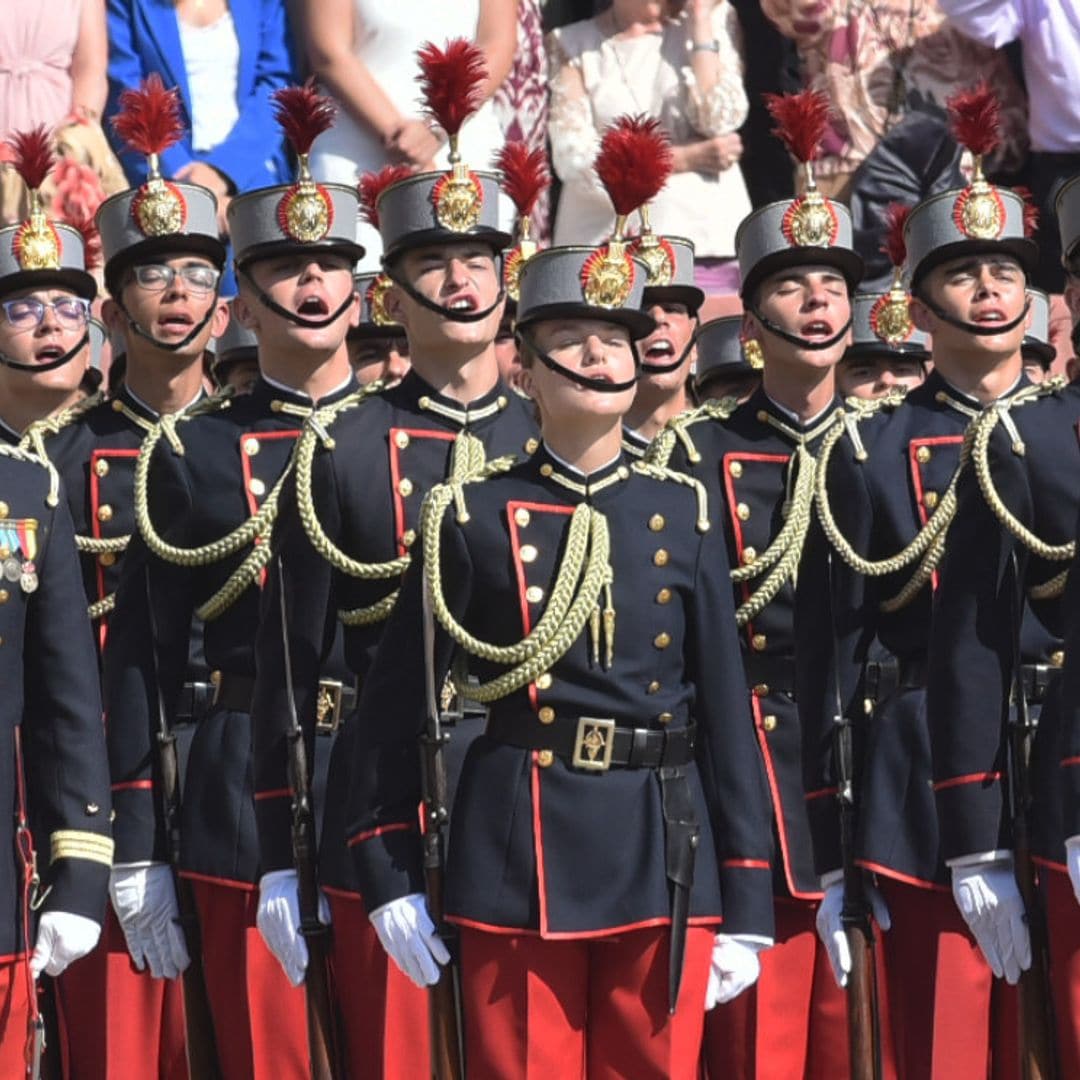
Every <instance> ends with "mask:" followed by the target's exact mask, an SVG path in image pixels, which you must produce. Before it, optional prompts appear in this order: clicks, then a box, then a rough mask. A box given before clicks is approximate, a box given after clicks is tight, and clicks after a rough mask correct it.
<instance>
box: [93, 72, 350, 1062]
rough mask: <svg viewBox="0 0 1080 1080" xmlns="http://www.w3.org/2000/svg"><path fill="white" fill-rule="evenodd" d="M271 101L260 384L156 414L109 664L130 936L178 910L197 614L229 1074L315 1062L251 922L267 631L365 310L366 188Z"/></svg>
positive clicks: (208, 873)
mask: <svg viewBox="0 0 1080 1080" xmlns="http://www.w3.org/2000/svg"><path fill="white" fill-rule="evenodd" d="M275 99H276V101H277V108H278V117H279V119H280V120H281V122H282V125H283V127H286V129H287V131H289V132H290V137H291V138H292V140H293V143H294V149H295V151H296V152H297V154H298V155H299V156H300V163H301V164H300V175H299V178H298V180H297V181H296V182H295V183H293V184H291V185H281V186H276V187H271V188H264V189H260V190H257V191H253V192H247V193H245V194H243V195H238V196H237V197H236V198H234V199H233V200H232V202H231V203H230V205H229V210H228V215H229V229H230V236H231V238H232V242H233V248H234V252H235V258H236V271H237V281H238V284H239V290H240V291H239V295H238V296H237V298H236V299H235V300H234V302H233V306H234V313H233V314H234V317H235V318H237V319H238V320H239V322H240V323H241V325H242V326H244V327H245V328H246V329H248V330H250V331H252V332H253V333H254V334H255V337H256V339H257V340H258V343H259V346H258V350H259V364H260V369H261V372H262V374H261V377H260V379H259V380H258V382H257V383H256V385H255V387H254V389H253V390H252V391H251V393H249V394H245V395H240V396H237V397H233V398H224V399H219V400H217V401H214V402H211V403H208V404H207V406H205V407H204V408H202V409H201V410H198V411H197V412H193V413H190V414H188V415H186V416H184V417H183V418H179V419H177V418H171V417H170V418H163V419H162V420H161V422H159V424H158V425H157V426H156V427H155V428H154V430H153V431H152V432H151V434H150V435H149V436H148V438H147V440H146V442H145V443H144V446H143V449H142V452H141V455H140V458H139V465H138V468H137V470H136V481H135V506H136V516H137V521H138V528H139V540H138V542H137V544H136V545H133V548H132V552H131V554H130V555H129V556H128V565H127V567H126V569H125V573H124V575H123V578H122V581H121V586H120V592H119V596H118V602H117V611H116V616H115V621H114V627H113V631H112V636H111V638H110V642H109V647H108V650H107V653H106V665H105V673H106V692H107V693H106V703H107V705H108V711H109V747H110V753H111V759H112V763H113V771H114V783H115V784H116V786H117V787H118V788H119V789H120V790H122V791H123V792H124V795H123V798H122V799H121V798H119V797H118V798H117V824H116V828H117V835H118V837H120V843H119V845H118V860H120V861H121V862H122V863H123V864H126V865H124V866H121V865H119V864H118V866H117V868H116V869H115V870H114V878H116V877H119V876H120V875H121V874H123V875H125V876H130V877H136V876H137V877H138V878H139V879H140V881H142V882H144V883H145V884H144V885H142V886H141V888H140V891H139V897H138V899H139V901H140V902H138V903H132V905H131V907H130V910H128V911H126V912H125V914H126V915H127V917H128V919H129V927H130V928H128V929H127V933H128V937H129V940H130V941H131V942H132V945H133V947H134V946H135V945H136V938H137V935H139V927H141V926H145V925H154V924H155V923H157V922H159V921H161V920H167V919H170V918H173V919H174V918H175V917H176V914H177V894H176V890H175V889H174V887H173V881H172V877H171V872H170V868H169V867H168V866H167V865H165V862H164V860H165V851H164V849H163V846H162V837H163V831H164V830H163V822H162V820H161V816H160V810H159V804H158V802H157V801H156V799H155V793H154V790H153V788H154V786H155V784H156V781H155V778H154V777H155V769H154V763H153V762H154V753H153V746H154V742H155V740H156V738H157V732H158V729H159V723H160V719H159V715H158V710H157V701H158V692H159V690H160V694H161V701H162V706H163V708H164V712H165V715H166V718H167V719H169V720H171V718H172V715H173V713H174V711H175V710H176V709H177V708H178V704H179V701H180V691H181V681H182V677H183V674H182V673H183V667H184V663H185V659H186V651H185V643H186V641H187V637H188V633H189V629H190V626H191V624H192V620H193V618H198V619H200V620H202V621H203V623H204V626H205V631H204V633H205V638H204V644H205V652H206V660H207V663H208V664H209V665H210V667H211V668H212V669H213V673H214V674H213V682H214V685H215V694H214V705H213V708H212V710H211V711H210V713H209V714H208V715H207V716H206V717H204V718H203V720H202V721H201V723H200V724H199V727H198V729H197V731H196V732H195V735H194V738H193V740H192V744H191V750H190V756H189V761H188V769H187V776H186V780H185V786H184V799H183V807H182V811H181V818H180V866H181V873H182V875H183V876H184V877H185V878H188V879H190V880H191V881H192V883H193V886H192V887H193V892H194V902H195V906H196V908H197V911H198V919H199V924H200V926H201V932H202V941H203V950H202V964H203V968H204V970H205V976H206V989H207V994H208V997H209V1002H210V1009H211V1012H212V1015H213V1023H214V1029H215V1033H216V1035H217V1050H218V1056H219V1059H220V1064H221V1069H222V1073H223V1075H224V1076H225V1077H251V1076H256V1077H259V1076H275V1077H277V1076H301V1075H306V1074H307V1071H308V1062H307V1041H306V1028H305V1023H304V1008H303V1002H302V1000H301V995H300V994H299V993H298V992H296V991H294V990H293V989H292V988H291V987H290V986H289V985H288V983H287V982H286V980H285V979H284V977H283V975H282V972H281V970H280V968H279V967H278V965H277V964H276V963H275V962H274V960H273V957H272V955H271V954H270V953H269V952H268V951H267V950H266V948H265V946H264V945H263V943H262V940H261V939H260V937H259V936H258V935H257V933H256V932H255V914H256V904H255V894H254V887H255V884H256V882H257V881H258V879H259V873H258V868H259V852H258V842H257V836H256V830H255V811H254V806H253V804H252V800H251V786H250V785H251V730H250V715H249V714H250V711H251V695H252V690H253V686H254V679H255V655H254V641H255V634H256V629H257V624H258V612H259V585H260V583H261V581H262V579H263V576H264V572H265V567H266V564H267V563H268V561H269V539H270V532H271V529H272V526H273V522H274V518H275V514H276V511H277V505H278V495H279V492H280V489H281V485H282V483H283V478H284V475H285V473H286V472H287V470H288V468H289V462H290V461H291V454H292V448H293V444H294V442H295V440H296V437H297V436H298V434H299V428H300V425H301V424H302V423H303V421H304V419H305V418H306V417H307V416H309V415H310V414H311V412H312V410H313V409H314V408H315V406H316V403H318V406H319V407H320V408H323V409H332V408H334V407H335V406H336V405H339V404H340V403H342V402H344V401H345V400H346V399H348V398H349V397H350V395H351V394H352V393H353V392H354V391H355V390H356V382H355V380H354V379H353V377H352V372H351V369H350V367H349V363H348V352H347V347H346V344H345V336H346V333H347V331H348V328H349V327H350V326H351V325H353V324H355V323H356V321H357V319H358V317H359V299H358V297H357V295H356V293H355V289H354V282H353V266H354V264H355V262H356V260H357V259H358V258H359V257H360V255H362V249H361V248H359V247H358V246H357V244H356V243H355V240H354V236H355V226H354V224H353V222H354V221H355V218H356V194H355V191H353V190H352V189H351V188H345V187H342V186H340V185H322V184H316V183H315V182H314V181H313V180H312V178H311V176H310V173H309V172H308V170H307V157H306V154H307V148H308V142H302V141H299V140H298V139H297V137H296V135H295V132H296V130H297V129H298V128H302V127H305V126H306V127H307V129H308V134H309V135H310V138H311V139H313V138H314V137H315V135H316V134H318V130H322V127H319V123H318V122H317V121H318V118H319V116H320V115H321V116H322V117H323V120H324V121H325V119H326V117H325V108H324V107H325V99H320V98H318V97H317V96H315V95H314V94H313V92H311V91H309V90H308V89H307V88H299V87H296V88H291V89H287V90H282V91H278V92H277V93H276V94H275ZM320 110H322V112H320ZM331 115H332V114H331ZM323 126H324V127H325V126H326V124H325V123H323ZM316 129H318V130H316ZM328 689H329V687H328ZM333 692H334V693H335V695H336V697H335V700H334V702H333V709H334V710H339V709H340V708H341V706H342V705H343V704H348V694H346V693H345V691H344V689H343V687H342V684H341V683H340V681H337V682H335V683H334V684H333ZM138 947H139V948H141V949H142V950H144V951H145V952H146V954H147V956H148V959H149V960H150V963H151V965H152V967H155V968H158V970H160V972H161V973H163V974H165V975H167V976H169V977H172V978H175V977H176V975H177V974H179V973H180V972H181V971H183V969H184V968H185V967H186V965H187V961H188V955H187V951H186V949H184V948H183V944H182V942H174V943H173V945H172V947H171V948H166V949H164V950H162V949H160V948H159V946H158V943H157V942H154V941H149V942H148V941H146V940H145V938H144V937H142V936H139V937H138ZM155 961H156V962H155Z"/></svg>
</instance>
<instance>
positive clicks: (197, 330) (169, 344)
mask: <svg viewBox="0 0 1080 1080" xmlns="http://www.w3.org/2000/svg"><path fill="white" fill-rule="evenodd" d="M216 303H217V293H214V303H213V304H211V305H210V306H209V307H208V308H207V309H206V314H205V315H204V316H203V317H202V318H201V319H200V320H199V321H198V322H197V323H196V324H195V325H194V326H193V327H192V328H191V330H190V331H189V332H188V333H187V334H185V335H184V336H183V337H182V338H181V339H180V340H179V341H159V340H158V339H157V338H156V337H154V335H153V334H151V333H150V331H149V330H144V329H143V328H142V327H141V326H140V325H139V324H138V323H137V322H136V321H135V320H134V318H132V316H131V313H130V312H129V311H128V309H127V308H126V307H125V306H124V301H123V300H121V299H120V298H119V297H116V306H117V307H118V308H119V309H120V310H121V311H122V312H123V313H124V318H125V319H127V321H128V326H129V327H130V328H131V329H132V330H133V331H134V332H135V333H136V334H138V336H139V337H141V338H142V339H143V340H144V341H149V342H150V343H151V344H152V345H154V346H155V347H156V348H158V349H163V350H164V351H165V352H179V351H180V350H181V349H186V348H187V347H188V345H190V344H191V343H192V342H193V341H194V340H195V339H196V338H197V337H198V336H199V335H200V334H201V333H202V332H203V330H204V329H205V328H206V324H207V323H208V322H209V321H210V320H211V319H212V318H213V317H214V304H216Z"/></svg>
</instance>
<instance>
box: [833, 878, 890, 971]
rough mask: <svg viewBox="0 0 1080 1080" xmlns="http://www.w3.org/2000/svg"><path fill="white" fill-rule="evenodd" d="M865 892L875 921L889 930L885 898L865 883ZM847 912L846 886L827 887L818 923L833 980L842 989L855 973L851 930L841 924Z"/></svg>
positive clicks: (882, 927) (834, 883)
mask: <svg viewBox="0 0 1080 1080" xmlns="http://www.w3.org/2000/svg"><path fill="white" fill-rule="evenodd" d="M863 890H864V893H865V895H866V899H867V902H868V903H869V904H870V912H871V914H872V915H873V918H874V922H876V923H877V924H878V926H880V927H881V929H882V930H888V929H889V928H890V927H891V926H892V918H891V916H890V915H889V908H888V905H887V904H886V903H885V898H884V897H883V896H882V895H881V893H879V892H878V890H877V888H876V887H875V886H873V885H871V884H870V883H869V882H866V883H865V884H864V886H863ZM843 910H844V883H843V881H834V882H832V883H831V884H829V885H827V886H826V888H825V896H824V898H823V899H822V901H821V903H820V904H819V905H818V910H817V919H816V923H817V933H818V937H819V938H820V939H821V943H822V945H824V946H825V951H826V952H827V953H828V954H829V963H830V964H831V965H832V972H833V978H835V979H836V983H837V985H838V986H840V987H841V988H843V987H845V986H847V981H848V976H849V975H850V974H851V946H850V945H849V944H848V937H847V931H846V930H845V929H844V924H843V922H842V921H841V915H842V914H843Z"/></svg>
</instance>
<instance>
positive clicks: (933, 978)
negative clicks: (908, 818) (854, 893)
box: [878, 877, 1068, 1080]
mask: <svg viewBox="0 0 1080 1080" xmlns="http://www.w3.org/2000/svg"><path fill="white" fill-rule="evenodd" d="M878 883H879V888H880V889H881V892H882V895H883V896H884V897H885V903H886V904H887V905H888V907H889V913H890V914H891V916H892V929H891V930H890V931H889V932H888V933H887V934H884V935H883V938H882V943H883V949H884V953H885V967H886V973H887V977H888V982H889V1005H890V1009H889V1013H890V1017H891V1021H892V1031H893V1036H894V1038H895V1041H896V1060H897V1069H898V1071H899V1074H900V1076H901V1077H903V1078H905V1080H906V1078H907V1077H912V1078H913V1080H919V1078H921V1077H925V1078H927V1080H930V1078H936V1077H939V1076H941V1077H945V1076H947V1077H949V1078H950V1080H964V1078H966V1077H970V1078H971V1080H976V1078H978V1080H985V1078H986V1077H987V1076H993V1077H995V1078H998V1080H1007V1078H1010V1077H1015V1076H1016V1074H1017V1061H1018V1059H1017V1049H1016V1047H1017V1043H1016V1037H1015V1032H1016V1019H1015V1017H1016V1013H1015V991H1014V990H1013V989H1012V987H1010V986H1009V985H1008V984H1007V983H1005V982H1004V981H1002V980H1000V979H998V980H995V979H994V976H993V972H992V971H991V970H990V967H989V965H988V964H987V963H986V960H985V959H984V958H983V955H982V952H981V951H980V949H979V947H978V945H976V943H975V939H974V938H973V937H972V936H971V934H970V932H969V931H968V928H967V924H966V923H965V922H964V919H963V916H962V915H961V914H960V912H959V911H958V910H957V907H956V903H955V901H954V900H953V897H952V893H951V892H945V891H943V890H940V889H924V888H919V887H917V886H914V885H906V884H904V883H903V882H900V881H895V880H893V879H891V878H885V877H881V878H879V881H878ZM1065 1075H1068V1074H1067V1073H1066V1074H1065Z"/></svg>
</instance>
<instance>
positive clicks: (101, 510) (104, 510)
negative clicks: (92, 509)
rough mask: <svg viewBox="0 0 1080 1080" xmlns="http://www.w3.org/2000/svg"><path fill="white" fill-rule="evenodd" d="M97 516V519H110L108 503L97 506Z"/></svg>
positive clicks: (110, 509) (110, 511) (110, 512)
mask: <svg viewBox="0 0 1080 1080" xmlns="http://www.w3.org/2000/svg"><path fill="white" fill-rule="evenodd" d="M97 516H98V521H112V507H111V506H110V505H109V504H108V503H106V504H105V505H104V506H99V507H98V512H97Z"/></svg>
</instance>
